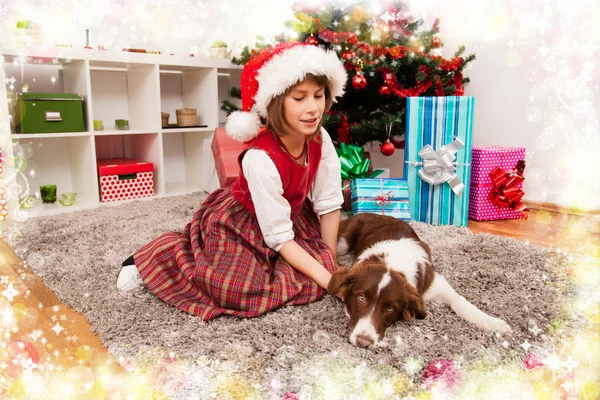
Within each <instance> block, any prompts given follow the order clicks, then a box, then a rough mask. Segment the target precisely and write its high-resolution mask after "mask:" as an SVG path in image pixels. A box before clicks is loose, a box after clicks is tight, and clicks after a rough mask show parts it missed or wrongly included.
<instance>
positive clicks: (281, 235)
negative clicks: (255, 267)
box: [242, 128, 344, 251]
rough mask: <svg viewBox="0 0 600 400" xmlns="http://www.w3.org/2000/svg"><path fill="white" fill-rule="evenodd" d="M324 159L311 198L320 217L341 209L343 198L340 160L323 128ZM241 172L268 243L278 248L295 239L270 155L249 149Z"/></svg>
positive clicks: (274, 248)
mask: <svg viewBox="0 0 600 400" xmlns="http://www.w3.org/2000/svg"><path fill="white" fill-rule="evenodd" d="M321 142H322V144H321V146H322V150H321V162H320V163H319V169H318V170H317V175H316V177H315V181H314V182H313V185H312V188H311V191H310V194H309V197H310V199H311V201H312V202H313V209H314V211H315V213H316V214H317V215H319V216H321V215H323V214H327V213H329V212H331V211H335V210H337V209H339V208H341V205H342V203H343V202H344V198H343V195H342V191H341V185H342V178H341V167H340V160H339V158H338V156H337V154H336V152H335V148H334V147H333V143H332V142H331V137H329V134H328V133H327V131H326V130H325V129H323V128H321ZM242 171H243V172H244V177H245V178H246V180H247V181H248V189H249V190H250V195H251V196H252V202H253V203H254V206H255V207H254V208H255V212H256V218H257V220H258V224H259V226H260V229H261V231H262V234H263V236H264V238H265V244H266V245H267V246H268V247H270V248H271V249H273V250H275V251H279V249H280V248H281V247H282V246H283V245H284V244H286V243H287V242H289V241H290V240H293V239H294V231H293V229H292V220H291V218H290V215H291V207H290V204H289V203H288V201H287V200H286V199H285V198H284V197H283V185H282V183H281V177H280V176H279V172H278V171H277V167H276V166H275V163H274V162H273V160H271V158H270V157H269V156H268V154H267V153H266V152H264V151H262V150H259V149H250V150H248V151H247V152H246V154H245V155H244V158H243V159H242Z"/></svg>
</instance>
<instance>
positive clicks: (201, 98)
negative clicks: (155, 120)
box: [159, 65, 219, 132]
mask: <svg viewBox="0 0 600 400" xmlns="http://www.w3.org/2000/svg"><path fill="white" fill-rule="evenodd" d="M159 69H160V107H161V111H162V112H166V113H169V114H170V115H169V123H170V124H175V123H177V116H176V110H177V109H181V108H194V109H196V112H197V116H198V125H206V126H207V129H208V130H214V128H215V127H216V126H217V124H218V117H217V114H218V110H219V104H218V96H217V69H216V68H198V67H189V66H176V65H160V66H159ZM177 129H179V128H177ZM200 129H202V128H200ZM169 130H171V129H164V131H165V132H166V131H169Z"/></svg>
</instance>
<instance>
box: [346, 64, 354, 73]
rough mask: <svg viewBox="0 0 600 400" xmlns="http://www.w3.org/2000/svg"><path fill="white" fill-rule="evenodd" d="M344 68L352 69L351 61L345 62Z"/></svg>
mask: <svg viewBox="0 0 600 400" xmlns="http://www.w3.org/2000/svg"><path fill="white" fill-rule="evenodd" d="M344 69H345V70H346V71H354V64H352V63H351V62H345V63H344Z"/></svg>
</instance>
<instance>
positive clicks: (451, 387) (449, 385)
mask: <svg viewBox="0 0 600 400" xmlns="http://www.w3.org/2000/svg"><path fill="white" fill-rule="evenodd" d="M423 383H425V386H426V387H427V389H428V390H431V388H432V387H433V386H434V385H437V387H438V389H439V391H441V392H446V393H448V392H449V393H453V394H456V392H458V390H460V385H461V383H462V376H461V374H460V371H459V369H458V367H457V366H456V365H454V363H453V362H452V360H445V359H441V360H435V361H432V362H431V363H429V365H428V366H427V367H426V368H425V371H423Z"/></svg>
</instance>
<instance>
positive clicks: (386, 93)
mask: <svg viewBox="0 0 600 400" xmlns="http://www.w3.org/2000/svg"><path fill="white" fill-rule="evenodd" d="M391 93H392V89H391V88H390V87H389V86H388V85H381V87H380V88H379V95H380V96H383V97H387V96H389V95H390V94H391Z"/></svg>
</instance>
